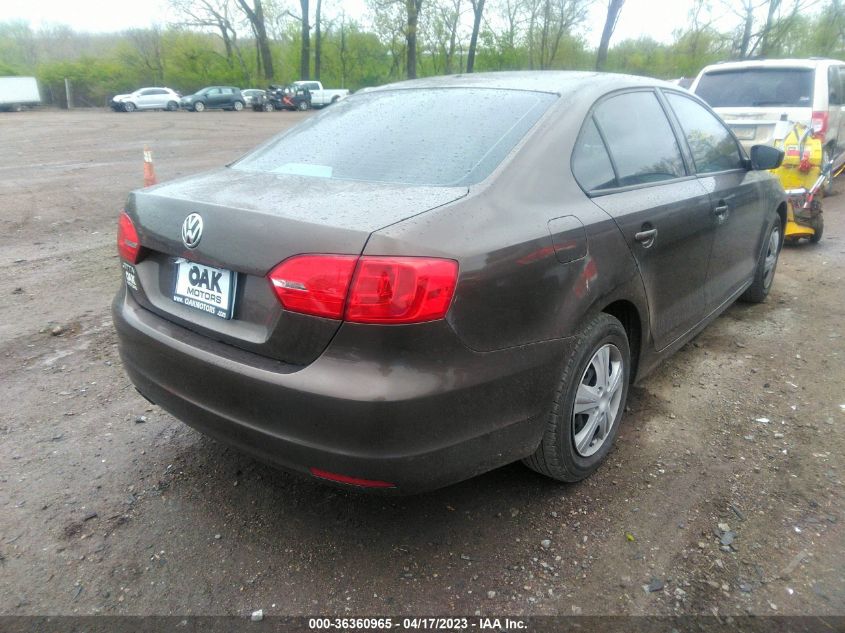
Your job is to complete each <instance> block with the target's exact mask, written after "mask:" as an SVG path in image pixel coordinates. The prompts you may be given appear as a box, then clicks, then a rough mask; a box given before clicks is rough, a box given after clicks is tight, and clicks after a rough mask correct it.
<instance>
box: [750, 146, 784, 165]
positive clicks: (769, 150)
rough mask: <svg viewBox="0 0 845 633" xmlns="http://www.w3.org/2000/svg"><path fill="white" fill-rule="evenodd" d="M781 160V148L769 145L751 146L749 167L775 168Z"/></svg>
mask: <svg viewBox="0 0 845 633" xmlns="http://www.w3.org/2000/svg"><path fill="white" fill-rule="evenodd" d="M782 162H783V150H779V149H777V148H776V147H772V146H771V145H754V146H753V147H752V148H751V169H754V170H757V171H762V170H764V169H777V168H778V167H780V164H781V163H782Z"/></svg>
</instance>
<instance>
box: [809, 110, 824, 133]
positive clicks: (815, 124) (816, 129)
mask: <svg viewBox="0 0 845 633" xmlns="http://www.w3.org/2000/svg"><path fill="white" fill-rule="evenodd" d="M827 124H828V113H827V112H813V118H812V120H811V122H810V125H811V126H812V128H813V136H816V137H820V138H824V135H825V134H827Z"/></svg>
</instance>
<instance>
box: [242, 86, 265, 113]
mask: <svg viewBox="0 0 845 633" xmlns="http://www.w3.org/2000/svg"><path fill="white" fill-rule="evenodd" d="M241 94H242V95H243V97H244V105H245V106H246V107H247V108H251V107H252V106H254V105H255V104H256V98H257V99H258V101H261V97H263V96H264V91H263V90H261V89H260V88H248V89H246V90H241Z"/></svg>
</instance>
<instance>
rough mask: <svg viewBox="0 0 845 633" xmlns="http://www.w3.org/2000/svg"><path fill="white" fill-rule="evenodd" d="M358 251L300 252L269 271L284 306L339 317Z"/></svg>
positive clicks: (306, 312)
mask: <svg viewBox="0 0 845 633" xmlns="http://www.w3.org/2000/svg"><path fill="white" fill-rule="evenodd" d="M356 261H358V258H357V257H356V256H355V255H297V256H296V257H291V258H290V259H286V260H285V261H283V262H282V263H281V264H279V265H278V266H276V267H275V268H274V269H273V270H271V271H270V275H269V277H270V283H271V284H273V290H275V291H276V296H277V297H278V298H279V301H280V302H281V303H282V306H283V307H284V309H285V310H290V311H291V312H301V313H302V314H313V315H314V316H321V317H328V318H330V319H339V318H341V317H342V316H343V306H344V301H346V293H347V291H348V290H349V282H350V281H351V280H352V273H353V272H354V270H355V262H356Z"/></svg>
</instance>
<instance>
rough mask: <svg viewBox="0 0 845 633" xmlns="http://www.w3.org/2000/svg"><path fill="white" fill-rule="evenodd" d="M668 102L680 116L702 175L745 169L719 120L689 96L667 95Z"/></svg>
mask: <svg viewBox="0 0 845 633" xmlns="http://www.w3.org/2000/svg"><path fill="white" fill-rule="evenodd" d="M666 99H667V100H668V101H669V105H670V106H671V107H672V110H673V111H674V112H675V116H676V117H678V122H679V123H680V124H681V129H682V130H683V132H684V136H685V137H686V139H687V143H688V144H689V147H690V151H692V159H693V162H694V163H695V170H696V171H697V172H698V173H699V174H706V173H711V172H716V171H726V170H728V169H739V168H740V167H742V155H741V154H740V152H739V147H737V144H736V141H735V140H734V138H733V136H732V135H731V133H730V132H729V131H728V128H726V127H725V126H724V124H723V123H722V122H721V121H719V119H717V118H716V117H715V116H713V114H711V113H710V112H709V111H708V110H707V109H706V108H703V107H702V106H701V105H700V104H698V103H696V102H695V101H693V100H692V99H689V98H687V97H684V96H681V95H679V94H674V93H667V94H666Z"/></svg>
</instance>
